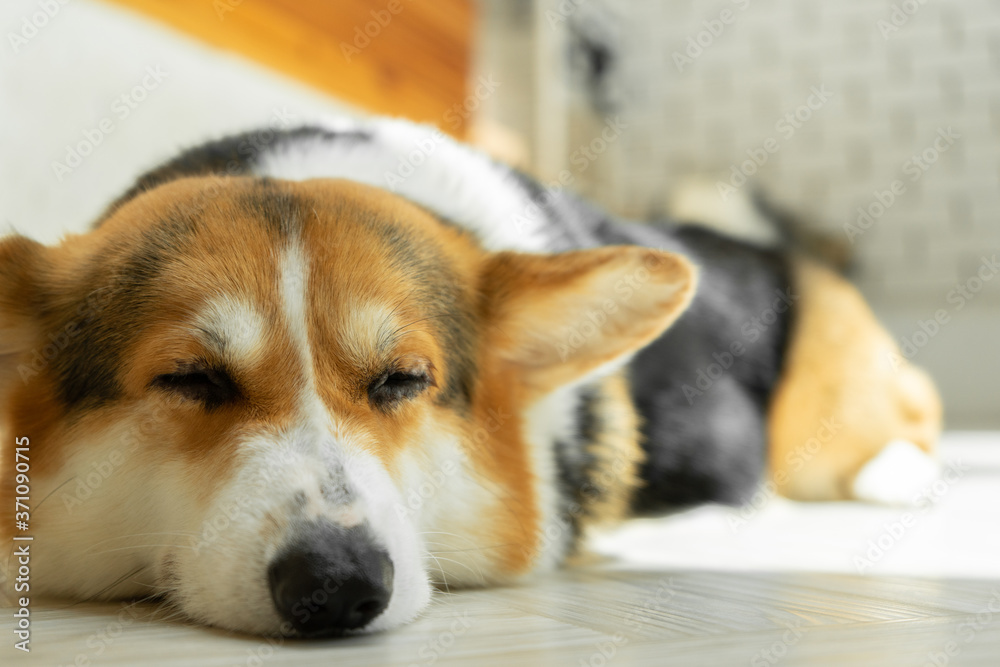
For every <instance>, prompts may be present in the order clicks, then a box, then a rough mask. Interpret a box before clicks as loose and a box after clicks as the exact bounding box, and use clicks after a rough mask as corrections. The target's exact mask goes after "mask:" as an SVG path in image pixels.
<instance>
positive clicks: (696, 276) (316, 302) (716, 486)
mask: <svg viewBox="0 0 1000 667" xmlns="http://www.w3.org/2000/svg"><path fill="white" fill-rule="evenodd" d="M0 281H2V282H0V410H2V412H0V428H2V431H3V433H2V435H3V438H4V440H3V442H4V448H5V452H6V451H9V449H8V448H10V449H12V448H13V446H14V443H15V441H17V442H20V441H21V439H23V438H27V439H29V440H30V445H29V446H28V450H29V452H30V453H29V455H28V456H29V458H30V466H31V474H30V479H31V493H30V497H31V501H32V502H31V503H29V504H32V505H33V506H32V507H31V523H30V525H31V529H30V530H31V534H32V535H33V537H34V541H33V543H32V547H31V548H32V550H33V556H32V580H31V592H32V594H41V595H53V596H62V597H68V598H73V599H90V598H102V599H108V598H118V597H125V596H145V595H159V596H162V597H164V598H165V599H166V600H167V601H168V602H169V603H171V604H173V605H175V606H176V607H178V608H179V609H180V610H181V611H183V612H184V613H185V614H186V615H187V616H189V617H191V618H193V619H195V620H198V621H201V622H205V623H209V624H213V625H218V626H221V627H226V628H231V629H234V630H240V631H246V632H254V633H265V634H268V633H282V634H300V635H307V636H311V635H325V634H331V633H338V632H344V631H374V630H379V629H385V628H389V627H393V626H396V625H399V624H401V623H404V622H406V621H408V620H410V619H412V618H413V617H414V616H415V615H416V614H418V613H419V611H420V610H421V609H422V608H423V607H424V606H425V605H426V604H427V601H428V599H429V596H430V591H431V585H432V583H436V584H440V585H444V586H454V585H463V586H465V585H483V584H495V583H502V582H506V581H511V580H514V579H517V578H519V577H523V576H525V575H527V574H530V573H534V572H539V571H544V570H546V569H549V568H552V567H555V566H557V565H559V564H560V563H562V562H564V561H565V560H566V559H567V558H568V557H569V556H571V555H572V554H573V553H574V551H575V549H576V548H577V546H578V544H579V542H580V538H581V536H582V535H584V534H585V532H586V529H587V528H588V527H589V526H591V525H595V524H597V523H601V522H609V521H616V520H620V519H622V518H624V517H626V516H629V515H631V514H634V513H647V512H657V511H663V510H666V509H669V508H672V507H678V506H684V505H689V504H693V503H701V502H712V501H721V502H740V501H741V500H743V499H745V498H747V497H748V496H749V495H750V494H751V493H752V492H753V491H754V489H755V488H756V486H757V484H758V483H759V482H760V480H761V479H762V477H767V478H768V479H770V480H773V483H774V484H776V485H777V487H778V488H779V489H780V490H781V491H782V492H783V493H785V494H786V495H789V496H791V497H799V498H811V499H836V498H849V497H862V498H872V499H882V500H897V499H899V497H900V496H902V495H905V493H906V492H907V490H908V489H910V488H912V486H913V484H914V483H915V482H919V481H920V480H921V479H922V478H923V477H922V476H923V475H925V474H926V469H927V467H928V466H930V465H931V464H930V459H929V458H928V457H927V454H931V453H932V451H933V444H934V440H935V438H936V435H937V430H938V428H939V422H940V408H939V406H938V402H937V397H936V395H935V393H934V389H933V386H932V385H931V384H930V382H929V381H928V380H927V379H926V378H925V377H924V376H923V375H922V374H921V373H920V372H919V371H917V370H916V369H914V368H912V367H911V366H910V365H908V364H907V363H906V361H905V360H903V359H902V357H901V356H900V355H899V354H898V351H897V350H896V349H895V346H894V344H893V343H892V341H891V339H890V338H889V337H888V336H887V335H886V334H885V333H884V332H883V331H882V330H881V328H880V327H879V326H878V324H877V323H876V322H875V320H874V318H873V317H872V315H871V313H870V312H869V311H868V309H867V307H866V306H865V304H864V302H863V301H862V300H861V298H860V297H859V296H858V295H857V293H856V292H855V291H854V290H853V289H852V288H851V287H850V286H849V285H847V284H846V283H845V282H843V281H842V280H841V279H839V278H838V277H837V276H835V275H834V274H833V273H831V272H829V271H827V270H825V269H823V268H822V267H819V266H818V265H816V264H814V263H811V262H810V261H808V260H806V259H802V258H797V257H793V256H791V255H787V254H784V253H782V252H778V251H775V250H768V249H763V248H758V247H754V246H752V245H749V244H745V243H741V242H738V241H735V240H732V239H727V238H725V237H722V236H720V235H717V234H714V233H712V232H709V231H707V230H703V229H699V228H696V227H691V226H685V225H677V224H673V223H657V224H650V225H642V224H636V223H630V222H626V221H618V220H613V219H611V218H610V217H609V216H607V215H606V214H605V213H603V212H601V211H599V210H597V209H595V208H593V207H591V206H590V205H588V204H586V203H585V202H583V201H581V200H579V199H578V198H576V197H574V196H572V195H570V194H568V193H566V192H565V191H557V190H547V189H545V188H542V187H541V186H540V185H539V184H537V183H536V182H534V181H532V180H531V179H529V178H527V177H525V176H523V175H521V174H518V173H516V172H514V171H512V170H510V169H508V168H506V167H503V166H501V165H497V164H494V163H492V162H490V161H489V160H488V159H486V158H485V157H483V156H481V155H479V154H477V153H475V152H473V151H471V150H469V149H467V148H465V147H463V146H461V145H458V144H455V143H453V142H451V141H450V140H447V139H445V138H444V137H443V136H442V135H440V133H437V132H434V131H431V130H429V129H427V128H423V127H419V126H414V125H410V124H408V123H404V122H400V121H384V120H383V121H372V122H366V123H353V124H341V125H337V126H326V127H308V128H300V129H297V130H292V131H271V130H265V131H263V132H259V133H254V134H247V135H239V136H236V137H233V138H230V139H226V140H223V141H220V142H214V143H210V144H206V145H205V146H202V147H199V148H196V149H194V150H191V151H188V152H186V153H184V154H182V155H181V156H179V157H178V158H176V159H175V160H173V161H171V162H169V163H167V164H165V165H164V166H162V167H160V168H158V169H156V170H154V171H152V172H150V173H149V174H147V175H146V176H144V177H142V178H141V179H140V180H139V182H138V183H137V185H136V186H135V187H134V188H132V189H131V190H130V191H129V192H128V193H126V194H125V195H124V196H123V197H122V198H120V199H119V200H118V201H116V202H115V203H114V204H113V205H112V206H111V208H110V209H109V211H108V212H107V214H106V215H105V216H103V218H102V219H101V220H100V221H99V222H98V225H97V226H96V227H95V229H94V231H92V232H90V233H89V234H86V235H83V236H79V237H71V238H69V239H67V240H66V241H65V242H64V243H63V244H62V245H61V246H59V247H55V248H44V247H42V246H39V245H38V244H35V243H33V242H30V241H28V240H26V239H23V238H20V237H13V238H9V239H7V240H5V241H3V242H2V243H0ZM25 442H27V441H25ZM814 443H815V445H814ZM890 444H892V447H889V448H888V449H887V445H890ZM920 452H924V453H926V454H922V453H920ZM885 456H891V457H892V460H891V461H889V464H894V463H895V462H896V461H897V459H898V460H900V461H904V462H912V467H913V469H912V471H910V472H907V471H900V470H899V467H898V466H896V465H890V467H892V468H893V472H894V474H893V475H891V476H890V478H889V479H886V476H885V475H884V474H882V475H880V474H879V470H883V469H884V468H885V466H886V465H887V464H886V460H885ZM12 461H14V457H13V455H7V454H5V456H4V459H3V463H2V464H0V466H2V467H0V472H2V475H3V477H2V481H0V484H2V486H0V491H2V502H3V516H2V526H3V528H2V529H0V530H2V531H9V530H10V527H11V526H13V525H14V514H13V508H14V497H15V495H17V494H16V492H15V487H16V485H15V483H14V478H15V475H14V472H13V470H12V469H11V467H9V466H10V462H12ZM873 463H878V465H877V466H876V467H875V468H871V464H873ZM921 466H923V467H921ZM4 537H5V538H8V539H9V537H10V536H9V534H7V533H4ZM11 583H12V582H11Z"/></svg>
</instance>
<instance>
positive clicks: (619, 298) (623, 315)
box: [482, 246, 697, 391]
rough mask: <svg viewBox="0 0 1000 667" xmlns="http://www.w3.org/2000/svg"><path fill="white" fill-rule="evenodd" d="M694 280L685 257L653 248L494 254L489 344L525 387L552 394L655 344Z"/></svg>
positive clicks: (487, 277)
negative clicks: (519, 375)
mask: <svg viewBox="0 0 1000 667" xmlns="http://www.w3.org/2000/svg"><path fill="white" fill-rule="evenodd" d="M696 283H697V270H696V268H695V267H694V266H693V265H692V264H691V263H690V262H689V261H688V260H686V259H685V258H683V257H681V256H679V255H675V254H672V253H668V252H663V251H660V250H654V249H652V248H643V247H637V246H609V247H603V248H597V249H594V250H579V251H574V252H567V253H562V254H558V255H531V254H522V253H513V252H503V253H497V254H496V255H494V256H493V257H492V258H491V261H490V262H489V264H488V266H487V269H486V272H485V274H484V277H483V282H482V285H483V290H484V292H485V293H486V299H487V301H486V304H487V310H488V313H487V321H488V323H489V326H490V331H491V334H492V339H491V341H490V343H491V344H492V345H493V346H494V348H495V349H494V351H495V353H498V354H499V355H500V356H501V358H502V359H503V360H504V361H506V362H508V363H512V364H516V365H518V366H519V367H520V369H521V370H522V371H523V373H524V375H523V377H524V378H525V381H526V382H528V383H529V384H530V385H532V386H533V387H535V388H537V389H539V390H543V391H546V390H551V389H554V388H556V387H559V386H562V385H565V384H568V383H570V382H573V381H575V380H578V379H580V378H582V377H584V376H585V375H587V374H588V373H591V372H593V371H596V370H598V369H600V368H601V367H603V366H605V365H607V364H611V363H613V362H615V361H618V360H621V359H622V358H624V357H627V355H630V354H632V353H634V352H636V351H638V350H639V349H641V348H642V347H644V346H645V345H647V344H649V343H650V342H652V341H653V340H655V339H656V338H657V337H658V336H659V335H660V334H661V333H663V331H664V330H666V328H667V327H669V326H670V325H671V324H672V323H673V322H674V320H676V319H677V317H678V316H679V315H680V314H681V313H682V312H684V309H685V308H686V307H687V305H688V303H690V301H691V298H692V296H693V295H694V291H695V285H696Z"/></svg>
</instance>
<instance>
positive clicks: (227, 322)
mask: <svg viewBox="0 0 1000 667" xmlns="http://www.w3.org/2000/svg"><path fill="white" fill-rule="evenodd" d="M195 327H196V329H197V330H198V331H199V333H200V334H201V335H202V337H203V339H204V342H205V343H206V344H207V345H209V346H211V347H214V348H216V350H217V351H218V353H219V354H220V355H221V356H222V357H224V358H225V359H227V360H229V361H232V362H234V363H239V364H253V363H255V362H257V361H259V360H260V359H261V358H262V357H263V354H264V340H265V332H266V325H265V322H264V317H263V316H262V315H261V314H260V311H258V310H257V308H255V307H254V306H253V304H252V303H250V302H249V301H246V300H245V299H241V298H239V297H235V296H232V295H228V294H227V295H222V296H220V297H217V298H215V299H213V300H211V301H210V302H209V303H208V305H207V306H206V307H205V308H204V309H203V310H202V311H201V313H199V315H198V318H197V319H196V320H195Z"/></svg>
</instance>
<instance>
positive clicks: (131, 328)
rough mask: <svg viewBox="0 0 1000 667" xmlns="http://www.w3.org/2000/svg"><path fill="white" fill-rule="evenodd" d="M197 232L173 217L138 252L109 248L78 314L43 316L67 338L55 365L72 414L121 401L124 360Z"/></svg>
mask: <svg viewBox="0 0 1000 667" xmlns="http://www.w3.org/2000/svg"><path fill="white" fill-rule="evenodd" d="M195 229H196V225H195V222H194V221H193V220H191V219H189V218H186V217H182V216H179V215H178V216H173V217H169V216H168V217H166V218H165V219H164V220H163V221H162V222H160V223H159V224H157V225H154V226H151V227H150V228H149V229H148V230H147V231H146V232H144V233H143V235H142V239H141V242H140V243H139V244H138V245H137V246H136V247H134V248H129V249H126V248H115V247H112V248H109V249H108V250H107V251H106V252H104V253H101V254H99V255H97V256H95V257H93V258H91V260H90V268H89V270H88V271H87V273H86V274H85V275H84V276H81V280H80V283H81V285H82V289H81V291H80V292H78V293H77V295H76V297H75V299H74V300H73V303H74V305H75V308H73V309H71V310H68V311H54V310H50V311H49V312H45V313H43V319H44V321H46V322H52V325H50V329H51V331H52V332H53V335H57V334H56V333H55V332H64V333H65V338H64V342H65V347H64V348H63V349H62V350H61V351H60V352H59V354H58V355H57V356H56V357H55V358H54V359H53V360H52V372H53V375H54V378H55V380H56V383H57V386H58V389H59V398H60V399H61V401H62V402H63V404H64V405H65V406H66V407H67V408H68V409H69V410H70V411H72V410H75V409H88V408H94V407H99V406H101V405H103V404H105V403H107V402H108V401H111V400H114V399H116V398H118V397H119V395H120V394H121V387H120V385H119V382H118V379H117V375H118V372H119V370H120V369H121V367H122V358H121V355H122V354H123V352H124V350H125V349H126V348H127V347H128V346H129V344H130V343H131V342H132V341H133V340H134V338H135V336H136V335H137V334H138V333H139V332H140V331H141V330H142V328H143V326H144V323H145V322H146V321H147V320H148V319H149V317H150V316H151V313H152V312H154V309H155V308H156V301H155V299H154V297H153V295H154V294H155V291H156V289H155V286H156V283H157V279H158V278H159V276H160V274H161V271H162V269H163V267H164V265H165V264H166V263H168V262H169V261H171V259H172V258H174V257H176V256H177V255H178V254H180V253H183V252H184V248H185V246H186V245H187V243H188V242H189V240H190V237H191V235H192V234H194V233H195ZM64 298H65V297H64V296H62V295H51V296H50V297H49V298H48V299H46V303H48V304H54V303H65V301H63V299H64ZM49 308H50V309H51V308H52V307H51V306H49Z"/></svg>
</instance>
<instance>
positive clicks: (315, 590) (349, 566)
mask: <svg viewBox="0 0 1000 667" xmlns="http://www.w3.org/2000/svg"><path fill="white" fill-rule="evenodd" d="M392 573H393V568H392V561H391V560H389V555H388V554H387V553H386V552H385V551H384V550H383V549H381V548H380V547H378V546H377V545H376V544H375V542H374V541H373V540H372V537H371V534H370V532H369V530H368V529H367V528H366V527H365V526H363V525H362V526H355V527H354V528H350V529H345V528H341V527H339V526H337V525H335V524H333V523H329V522H317V523H312V524H309V526H308V528H306V529H305V530H300V531H298V535H297V537H296V539H295V540H294V541H293V542H292V543H291V544H290V545H288V546H287V547H285V548H284V549H283V550H282V551H281V552H280V553H279V554H278V556H277V557H276V558H275V559H274V560H273V561H272V562H271V566H270V567H269V568H268V572H267V576H268V582H269V584H270V586H271V599H272V600H274V606H275V609H277V610H278V614H280V615H281V617H282V618H283V619H284V620H285V621H288V622H289V623H291V625H292V627H293V628H295V630H297V631H298V632H299V633H301V634H303V635H306V636H308V637H324V636H335V635H339V634H343V632H344V631H345V630H352V629H354V628H361V627H364V626H365V625H367V624H368V623H369V622H370V621H372V620H373V619H374V618H375V617H376V616H378V615H379V614H381V613H382V611H383V610H385V608H386V606H387V605H388V604H389V598H390V597H391V596H392Z"/></svg>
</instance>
